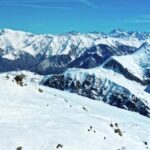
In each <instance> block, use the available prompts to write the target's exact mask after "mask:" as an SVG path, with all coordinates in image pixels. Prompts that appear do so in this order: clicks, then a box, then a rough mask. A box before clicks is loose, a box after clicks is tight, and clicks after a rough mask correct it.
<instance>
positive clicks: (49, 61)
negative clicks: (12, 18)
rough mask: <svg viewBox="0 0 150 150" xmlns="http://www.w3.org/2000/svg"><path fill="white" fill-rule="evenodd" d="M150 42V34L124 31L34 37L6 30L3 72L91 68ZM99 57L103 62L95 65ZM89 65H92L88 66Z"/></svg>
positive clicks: (1, 42)
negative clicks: (82, 60)
mask: <svg viewBox="0 0 150 150" xmlns="http://www.w3.org/2000/svg"><path fill="white" fill-rule="evenodd" d="M149 40H150V35H149V33H138V32H124V31H122V32H121V31H120V30H114V31H113V32H111V33H109V34H104V33H87V34H81V33H72V32H70V33H66V34H60V35H50V34H47V35H34V34H31V33H26V32H22V31H13V30H10V29H4V30H1V31H0V62H1V63H0V72H4V71H14V70H30V71H34V72H37V73H39V74H49V73H58V72H62V71H64V70H65V69H66V68H68V67H77V66H78V67H85V68H86V67H90V68H91V67H95V66H97V65H100V64H101V63H103V61H105V60H106V58H108V57H110V56H112V55H117V56H118V55H119V56H120V55H125V54H129V53H133V52H134V51H136V49H137V48H139V47H140V46H141V45H142V44H143V43H144V42H149ZM93 50H94V51H95V52H94V53H95V54H93ZM107 53H108V55H107V57H106V56H105V55H106V54H107ZM87 55H88V56H87ZM93 55H94V56H93ZM95 55H96V56H95ZM97 55H98V58H99V59H100V61H99V62H95V61H96V58H97ZM103 55H104V56H103ZM85 57H88V58H86V60H84V62H81V61H78V60H81V59H82V58H85ZM85 63H88V65H86V66H85V65H84V64H85ZM82 64H83V65H82Z"/></svg>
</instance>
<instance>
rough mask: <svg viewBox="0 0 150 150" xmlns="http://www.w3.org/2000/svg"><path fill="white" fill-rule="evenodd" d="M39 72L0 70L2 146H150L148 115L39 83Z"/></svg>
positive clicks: (32, 149)
mask: <svg viewBox="0 0 150 150" xmlns="http://www.w3.org/2000/svg"><path fill="white" fill-rule="evenodd" d="M76 71H77V70H76ZM82 72H83V71H82ZM72 75H73V74H72ZM81 75H83V73H81ZM19 77H23V78H22V80H21V78H19ZM76 77H77V76H76ZM42 78H44V79H45V77H43V76H39V75H35V74H33V73H30V72H25V71H23V72H11V73H4V74H1V75H0V85H1V86H0V91H1V94H0V110H1V111H0V118H1V119H0V139H1V140H0V145H1V146H0V149H1V150H8V149H9V150H15V149H16V150H49V149H50V150H56V149H59V150H108V149H110V150H145V149H149V148H150V145H149V144H150V134H149V133H150V128H149V124H150V120H149V118H147V117H144V116H141V115H139V114H137V113H134V112H129V111H125V110H121V109H118V108H116V107H111V106H109V105H107V104H104V103H102V102H98V101H92V100H91V99H88V98H85V97H82V96H78V95H75V94H70V93H68V92H63V91H59V90H55V89H52V88H49V87H45V86H42V85H39V83H40V81H41V79H42ZM114 80H115V79H114ZM120 80H121V79H120ZM122 82H123V81H122Z"/></svg>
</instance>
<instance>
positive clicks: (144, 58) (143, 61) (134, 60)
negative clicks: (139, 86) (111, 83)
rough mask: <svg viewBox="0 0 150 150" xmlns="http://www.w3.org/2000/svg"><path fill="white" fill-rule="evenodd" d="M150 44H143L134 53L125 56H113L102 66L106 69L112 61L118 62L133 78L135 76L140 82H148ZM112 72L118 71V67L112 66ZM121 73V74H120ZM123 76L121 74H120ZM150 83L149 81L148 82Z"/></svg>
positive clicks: (149, 78)
mask: <svg viewBox="0 0 150 150" xmlns="http://www.w3.org/2000/svg"><path fill="white" fill-rule="evenodd" d="M149 60H150V44H148V43H144V44H143V45H142V46H141V47H140V48H139V49H138V50H137V51H136V52H134V53H133V54H130V55H126V56H113V57H111V58H109V59H108V60H107V61H106V62H105V63H104V64H103V66H104V67H105V66H106V68H109V67H110V66H109V67H107V64H108V63H110V64H113V63H112V61H116V62H118V63H119V64H120V65H122V66H123V68H124V69H127V71H128V72H129V73H131V74H133V75H134V76H136V77H137V78H138V79H140V80H141V81H144V80H150V76H149V74H148V73H149V71H150V62H149ZM112 69H113V70H115V69H116V70H118V69H119V67H117V66H115V68H114V66H112ZM121 73H122V72H121ZM122 74H123V73H122ZM149 82H150V81H149Z"/></svg>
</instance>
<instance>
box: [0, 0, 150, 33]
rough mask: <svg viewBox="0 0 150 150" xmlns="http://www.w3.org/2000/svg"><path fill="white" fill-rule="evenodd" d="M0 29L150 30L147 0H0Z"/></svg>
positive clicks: (149, 5)
mask: <svg viewBox="0 0 150 150" xmlns="http://www.w3.org/2000/svg"><path fill="white" fill-rule="evenodd" d="M0 28H1V29H3V28H11V29H15V30H24V31H29V32H33V33H64V32H69V31H79V32H92V31H100V32H109V31H111V30H112V29H114V28H121V29H125V30H137V31H150V0H0Z"/></svg>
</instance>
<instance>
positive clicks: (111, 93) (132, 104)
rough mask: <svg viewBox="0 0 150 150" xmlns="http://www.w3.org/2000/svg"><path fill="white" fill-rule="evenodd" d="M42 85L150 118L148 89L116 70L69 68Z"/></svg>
mask: <svg viewBox="0 0 150 150" xmlns="http://www.w3.org/2000/svg"><path fill="white" fill-rule="evenodd" d="M42 84H43V85H46V86H50V87H52V88H56V89H60V90H64V91H69V92H73V93H77V94H79V95H82V96H85V97H89V98H91V99H94V100H100V101H104V102H105V103H108V104H110V105H113V106H117V107H119V108H123V109H127V110H131V111H136V112H139V113H140V114H142V115H145V116H147V117H150V100H149V97H150V95H149V94H148V93H146V92H145V91H144V90H145V88H146V87H145V86H142V85H141V84H140V83H138V82H135V81H132V80H129V79H127V78H125V77H124V76H123V75H121V74H119V73H116V72H114V71H112V70H106V69H103V68H101V67H97V68H94V69H86V70H85V69H69V70H67V71H66V72H64V73H63V74H56V75H52V76H50V77H49V78H46V80H45V79H44V82H43V83H42Z"/></svg>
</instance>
